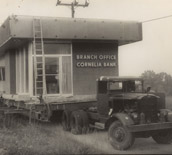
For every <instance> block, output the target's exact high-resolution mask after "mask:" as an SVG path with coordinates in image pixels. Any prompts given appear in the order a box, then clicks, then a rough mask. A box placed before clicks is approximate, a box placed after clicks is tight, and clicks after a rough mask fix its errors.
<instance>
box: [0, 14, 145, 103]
mask: <svg viewBox="0 0 172 155" xmlns="http://www.w3.org/2000/svg"><path fill="white" fill-rule="evenodd" d="M141 40H142V28H141V23H138V22H135V21H115V20H101V19H71V18H50V17H31V16H10V17H9V18H8V19H7V20H6V21H5V22H4V24H3V25H2V26H1V27H0V80H1V81H0V91H1V92H2V94H3V97H6V98H15V99H18V100H29V99H30V98H32V97H34V96H39V95H43V96H50V97H59V96H64V97H66V96H78V95H80V96H87V97H88V96H92V95H95V94H96V79H97V78H99V77H100V76H117V75H118V46H120V45H125V44H129V43H133V42H136V41H141Z"/></svg>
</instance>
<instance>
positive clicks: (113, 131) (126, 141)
mask: <svg viewBox="0 0 172 155" xmlns="http://www.w3.org/2000/svg"><path fill="white" fill-rule="evenodd" d="M108 139H109V141H110V143H111V145H112V146H113V147H114V148H115V149H117V150H127V149H129V148H130V147H131V146H132V145H133V143H134V140H135V138H134V135H133V134H132V133H131V132H129V131H128V130H127V129H126V127H125V126H124V125H123V124H122V123H121V122H120V121H115V122H113V123H112V124H111V125H110V127H109V130H108Z"/></svg>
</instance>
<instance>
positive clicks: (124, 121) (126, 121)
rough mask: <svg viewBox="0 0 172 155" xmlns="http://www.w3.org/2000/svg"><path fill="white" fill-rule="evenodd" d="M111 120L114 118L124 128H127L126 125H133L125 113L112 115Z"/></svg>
mask: <svg viewBox="0 0 172 155" xmlns="http://www.w3.org/2000/svg"><path fill="white" fill-rule="evenodd" d="M111 117H113V118H116V119H117V120H119V121H120V122H121V123H122V124H123V125H124V126H128V125H133V124H134V121H133V120H132V119H131V117H130V116H129V115H127V114H125V113H116V114H112V116H111Z"/></svg>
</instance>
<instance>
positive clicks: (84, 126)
mask: <svg viewBox="0 0 172 155" xmlns="http://www.w3.org/2000/svg"><path fill="white" fill-rule="evenodd" d="M79 112H80V117H81V121H82V134H86V133H87V132H88V129H89V119H88V115H87V113H86V112H85V111H83V110H80V111H79Z"/></svg>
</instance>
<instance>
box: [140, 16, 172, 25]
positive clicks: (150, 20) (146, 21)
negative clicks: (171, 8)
mask: <svg viewBox="0 0 172 155" xmlns="http://www.w3.org/2000/svg"><path fill="white" fill-rule="evenodd" d="M170 17H172V15H168V16H163V17H159V18H153V19H149V20H145V21H142V22H141V23H148V22H152V21H155V20H161V19H165V18H170Z"/></svg>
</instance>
